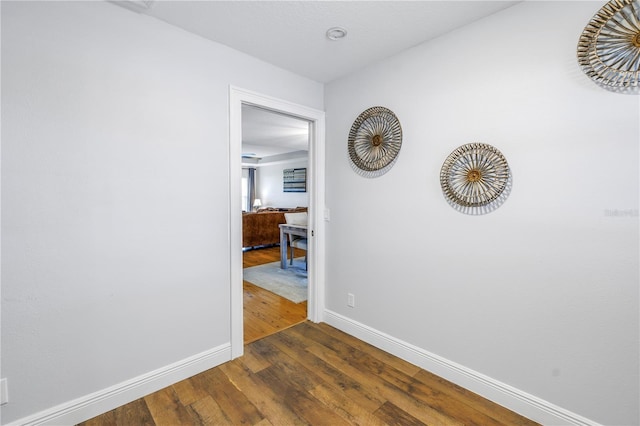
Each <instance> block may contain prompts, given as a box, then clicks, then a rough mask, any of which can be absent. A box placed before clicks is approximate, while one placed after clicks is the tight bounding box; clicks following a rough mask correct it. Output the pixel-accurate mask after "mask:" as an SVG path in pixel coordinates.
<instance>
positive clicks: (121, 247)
mask: <svg viewBox="0 0 640 426" xmlns="http://www.w3.org/2000/svg"><path fill="white" fill-rule="evenodd" d="M229 85H235V86H238V87H242V88H246V89H250V90H254V91H257V92H261V93H264V94H266V95H270V96H274V97H277V98H282V99H286V100H289V101H292V102H295V103H299V104H303V105H307V106H310V107H313V108H319V109H322V107H323V88H322V85H320V84H318V83H316V82H312V81H310V80H307V79H303V78H300V77H297V76H295V75H293V74H291V73H289V72H285V71H283V70H281V69H278V68H275V67H273V66H271V65H267V64H265V63H263V62H260V61H258V60H256V59H254V58H251V57H249V56H247V55H244V54H240V53H238V52H235V51H233V50H231V49H229V48H226V47H224V46H221V45H218V44H215V43H211V42H209V41H206V40H204V39H202V38H200V37H198V36H195V35H191V34H188V33H186V32H184V31H182V30H179V29H177V28H174V27H171V26H169V25H167V24H165V23H162V22H160V21H157V20H154V19H152V18H149V17H146V16H144V15H138V14H135V13H132V12H130V11H128V10H126V9H123V8H120V7H118V6H116V5H113V4H109V3H106V2H43V3H40V2H22V3H13V2H2V124H3V126H2V208H3V211H2V216H3V217H2V377H7V378H8V379H9V395H10V402H9V404H7V405H5V406H3V407H2V422H3V423H7V422H12V421H16V420H17V419H21V418H25V416H32V417H33V416H34V415H35V416H36V417H37V416H38V413H41V412H43V410H44V412H46V410H50V409H51V407H53V406H56V405H58V404H62V405H64V404H66V403H68V402H69V401H72V400H74V399H75V398H80V399H82V398H85V397H87V395H90V394H92V393H93V392H102V391H104V390H105V389H107V388H109V387H111V386H117V385H118V384H122V383H124V382H126V381H128V380H131V379H132V378H137V377H142V376H144V375H145V374H147V373H149V372H152V371H156V370H157V369H162V368H165V367H166V366H169V365H172V364H173V363H179V362H181V361H182V360H185V359H190V357H192V356H194V355H197V354H201V353H204V352H207V351H212V350H215V349H216V348H224V347H227V346H228V345H229V340H230V324H229V321H230V313H229V299H230V296H229V287H230V282H229V274H230V271H229V240H228V239H229V203H228V201H227V200H228V199H229V179H228V176H229V159H228V152H229V149H228V140H229V138H228V128H229V123H228V93H229ZM95 414H97V413H95ZM32 417H30V418H32Z"/></svg>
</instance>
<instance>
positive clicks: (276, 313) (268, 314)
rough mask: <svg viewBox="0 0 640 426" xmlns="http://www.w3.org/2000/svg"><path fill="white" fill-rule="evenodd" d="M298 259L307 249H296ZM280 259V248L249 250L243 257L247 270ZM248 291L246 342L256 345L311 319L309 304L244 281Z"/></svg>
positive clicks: (245, 295)
mask: <svg viewBox="0 0 640 426" xmlns="http://www.w3.org/2000/svg"><path fill="white" fill-rule="evenodd" d="M295 255H296V256H304V250H298V249H296V252H295ZM279 260H280V247H267V248H260V249H256V250H248V251H245V252H244V253H243V254H242V263H243V266H242V267H243V268H249V267H251V266H257V265H262V264H265V263H270V262H276V261H279ZM243 290H244V300H243V303H244V311H243V312H244V343H245V344H246V343H250V342H255V341H256V340H258V339H261V338H263V337H265V336H269V335H271V334H273V333H277V332H278V331H281V330H284V329H286V328H288V327H291V326H292V325H295V324H299V323H301V322H303V321H305V320H306V318H307V302H306V301H304V302H301V303H294V302H292V301H290V300H288V299H285V298H284V297H280V296H278V295H277V294H274V293H271V292H270V291H267V290H265V289H263V288H260V287H258V286H255V285H253V284H251V283H250V282H248V281H243Z"/></svg>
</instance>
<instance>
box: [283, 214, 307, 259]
mask: <svg viewBox="0 0 640 426" xmlns="http://www.w3.org/2000/svg"><path fill="white" fill-rule="evenodd" d="M284 220H285V221H286V222H287V225H304V226H307V221H308V218H307V212H298V213H285V214H284ZM289 247H290V250H291V261H290V265H293V251H294V248H298V249H302V250H304V251H305V255H304V263H305V269H306V268H307V253H306V252H307V238H306V237H301V236H300V235H291V234H289Z"/></svg>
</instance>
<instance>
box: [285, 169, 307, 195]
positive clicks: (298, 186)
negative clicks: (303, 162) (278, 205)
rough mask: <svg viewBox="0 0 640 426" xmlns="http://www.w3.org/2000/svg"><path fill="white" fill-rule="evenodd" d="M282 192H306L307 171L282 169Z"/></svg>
mask: <svg viewBox="0 0 640 426" xmlns="http://www.w3.org/2000/svg"><path fill="white" fill-rule="evenodd" d="M282 175H283V178H282V182H283V184H282V190H283V191H284V192H307V169H306V168H302V169H284V170H283V171H282Z"/></svg>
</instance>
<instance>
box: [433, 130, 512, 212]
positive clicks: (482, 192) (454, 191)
mask: <svg viewBox="0 0 640 426" xmlns="http://www.w3.org/2000/svg"><path fill="white" fill-rule="evenodd" d="M511 182H512V179H511V170H510V169H509V164H508V163H507V160H506V158H505V157H504V155H502V153H501V152H500V151H498V149H496V148H495V147H493V146H491V145H488V144H485V143H468V144H466V145H462V146H460V147H458V148H457V149H455V150H454V151H453V152H452V153H451V154H449V156H448V157H447V159H446V160H445V161H444V164H443V165H442V169H441V170H440V185H441V186H442V192H443V193H444V197H445V199H446V200H447V202H448V203H449V204H450V205H451V207H453V208H454V209H456V210H458V211H460V212H462V213H465V214H472V215H479V214H485V213H489V212H491V211H493V210H495V209H497V208H498V207H500V206H501V205H502V204H503V203H504V202H505V201H506V199H507V197H508V196H509V193H510V192H511Z"/></svg>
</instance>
